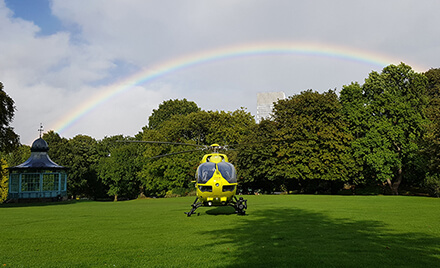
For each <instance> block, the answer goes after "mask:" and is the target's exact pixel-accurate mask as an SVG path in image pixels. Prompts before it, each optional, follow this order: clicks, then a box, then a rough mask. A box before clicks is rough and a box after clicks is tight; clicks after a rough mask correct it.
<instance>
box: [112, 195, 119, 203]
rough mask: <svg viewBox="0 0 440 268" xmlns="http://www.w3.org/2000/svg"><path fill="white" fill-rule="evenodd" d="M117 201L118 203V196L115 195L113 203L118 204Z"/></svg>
mask: <svg viewBox="0 0 440 268" xmlns="http://www.w3.org/2000/svg"><path fill="white" fill-rule="evenodd" d="M116 201H118V195H117V194H115V199H113V202H116Z"/></svg>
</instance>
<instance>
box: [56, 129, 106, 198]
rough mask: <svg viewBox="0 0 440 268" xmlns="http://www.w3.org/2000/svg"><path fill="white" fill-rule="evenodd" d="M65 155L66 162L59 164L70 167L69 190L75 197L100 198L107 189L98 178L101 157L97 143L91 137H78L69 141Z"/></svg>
mask: <svg viewBox="0 0 440 268" xmlns="http://www.w3.org/2000/svg"><path fill="white" fill-rule="evenodd" d="M64 155H66V156H67V157H66V161H65V162H60V163H58V164H60V165H63V166H66V167H69V168H70V170H69V175H68V182H67V190H68V192H69V194H70V195H73V196H78V195H80V196H81V195H82V196H87V197H91V198H99V197H103V196H106V192H107V191H106V189H105V188H104V187H103V184H102V181H101V180H100V179H99V178H98V174H97V164H98V161H99V159H100V157H101V155H100V154H99V151H98V146H97V141H96V140H95V139H94V138H92V137H89V136H85V135H77V136H75V137H73V138H72V139H70V140H69V141H68V144H67V146H66V148H65V151H64Z"/></svg>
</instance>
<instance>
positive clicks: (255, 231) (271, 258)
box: [195, 207, 440, 267]
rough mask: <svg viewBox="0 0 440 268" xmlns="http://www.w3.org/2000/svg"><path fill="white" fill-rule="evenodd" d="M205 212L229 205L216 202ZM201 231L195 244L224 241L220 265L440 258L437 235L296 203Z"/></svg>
mask: <svg viewBox="0 0 440 268" xmlns="http://www.w3.org/2000/svg"><path fill="white" fill-rule="evenodd" d="M208 212H209V214H212V215H222V214H227V215H229V213H231V215H232V214H233V212H234V211H232V210H229V209H227V208H226V207H219V208H214V209H211V210H209V211H207V212H206V213H208ZM200 235H203V236H204V237H205V238H206V240H205V241H211V242H207V243H203V245H199V246H200V247H203V248H205V249H206V247H208V248H209V247H212V248H213V250H214V251H216V250H219V248H220V249H221V248H222V247H224V249H223V250H222V251H223V253H222V254H223V257H224V259H228V260H229V263H228V264H226V265H225V264H224V263H223V264H222V265H221V267H374V266H379V267H436V266H437V265H438V263H439V261H440V246H439V245H440V237H438V236H430V235H427V234H426V233H422V232H420V233H418V232H406V233H405V232H404V233H402V232H398V231H397V230H394V229H393V226H387V224H385V223H384V222H381V221H377V220H353V219H349V218H343V219H336V218H332V217H330V216H328V215H326V214H323V213H317V212H311V211H307V210H301V209H282V208H281V209H273V210H265V211H258V210H257V211H252V213H251V214H250V215H249V216H248V217H240V218H237V221H236V223H235V224H234V225H233V226H224V227H222V228H217V229H216V230H212V231H210V232H208V233H206V232H204V233H203V234H200ZM195 249H196V250H197V247H196V248H195ZM214 267H215V265H214Z"/></svg>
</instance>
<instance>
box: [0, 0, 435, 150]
mask: <svg viewBox="0 0 440 268" xmlns="http://www.w3.org/2000/svg"><path fill="white" fill-rule="evenodd" d="M51 8H52V13H53V15H54V16H56V17H58V18H59V20H60V21H61V23H62V24H63V25H64V29H63V31H60V32H57V33H55V34H52V35H45V36H42V35H41V34H39V32H40V30H41V29H40V28H39V27H38V26H37V25H35V24H34V23H32V22H29V21H26V20H23V19H20V18H14V17H13V13H12V11H10V10H9V9H8V8H7V7H6V6H5V4H4V1H3V0H0V36H1V39H0V81H2V82H3V84H4V86H5V90H6V92H7V93H8V94H9V95H10V96H11V97H12V98H13V99H14V100H15V102H16V106H17V112H16V117H15V120H14V123H13V125H14V126H15V130H16V132H17V133H18V134H19V135H20V136H21V137H22V142H24V143H27V144H29V143H30V142H32V140H33V139H34V138H35V137H36V136H37V135H38V132H37V131H36V130H37V129H38V126H39V123H40V122H42V123H44V125H45V126H46V129H47V130H49V129H50V128H53V127H54V126H55V125H56V123H57V122H59V121H60V120H62V119H64V118H67V116H68V115H69V114H71V113H72V111H75V110H77V109H78V107H79V106H80V105H81V104H83V103H84V102H86V101H87V100H89V99H90V98H93V96H95V95H96V94H99V93H100V92H102V91H106V90H109V89H111V88H112V87H114V84H113V83H115V82H117V81H120V80H123V79H124V77H125V76H130V75H132V74H133V73H136V72H137V71H139V70H141V69H145V68H155V67H157V66H158V65H159V64H160V63H163V62H169V61H172V60H173V59H176V58H181V57H182V56H185V55H194V54H197V53H199V52H201V51H206V50H213V49H218V48H222V47H229V46H234V45H237V44H255V43H260V42H266V41H272V42H277V41H282V42H292V43H295V42H306V43H308V42H309V43H311V42H315V43H319V44H320V45H321V46H325V45H327V44H332V45H334V46H344V47H351V48H356V49H359V50H361V51H362V50H364V51H368V52H370V55H375V54H377V55H381V54H383V55H387V56H389V57H391V58H397V59H400V60H401V61H404V62H406V63H408V64H410V65H411V63H414V64H418V65H421V66H426V67H428V68H429V67H439V66H438V62H440V47H439V46H438V45H437V44H439V43H440V34H439V32H438V31H439V30H438V29H437V25H439V24H440V18H439V17H438V16H437V14H436V13H437V11H438V10H439V8H440V2H438V1H433V0H429V1H424V2H420V1H415V0H406V1H400V0H399V1H398V0H392V1H379V0H373V1H367V2H365V1H349V0H346V1H344V0H338V1H331V2H329V1H324V0H314V1H290V0H276V1H263V0H241V1H232V0H219V1H214V0H213V1H204V0H188V1H172V0H164V1H144V0H127V1H119V0H87V1H86V0H83V1H81V0H78V1H65V0H52V1H51ZM380 68H381V67H379V66H377V65H371V64H367V63H361V62H354V61H347V60H341V59H339V58H333V59H332V58H325V57H320V56H315V57H313V56H304V55H281V56H280V55H272V56H269V55H266V56H261V55H260V56H252V57H242V58H233V59H223V60H214V61H212V62H208V63H204V64H199V65H195V66H192V67H190V68H183V69H181V70H178V71H175V72H171V73H168V74H167V75H165V76H162V77H159V78H157V79H156V80H154V82H149V83H147V84H143V85H138V86H136V87H134V88H132V89H131V90H128V91H127V92H125V93H123V94H121V95H119V96H117V97H115V98H112V99H110V100H108V101H107V102H105V103H103V104H102V105H100V106H98V107H96V109H94V110H92V111H90V112H89V113H87V115H86V116H84V117H82V118H81V119H80V120H78V121H77V122H76V123H75V124H73V125H72V126H71V127H70V128H68V129H66V130H65V131H64V132H63V133H61V134H62V135H63V136H66V137H72V136H75V135H77V134H87V135H92V136H94V137H95V138H98V139H99V138H102V137H104V136H109V135H115V134H125V135H133V134H135V133H137V131H139V130H140V129H141V127H142V126H144V125H146V124H147V118H148V116H149V114H150V113H151V111H152V109H154V108H157V106H158V105H159V103H161V102H162V101H163V100H166V99H176V98H180V99H181V98H187V99H188V100H192V101H195V102H196V103H197V104H198V105H199V106H200V107H201V108H202V109H207V110H235V109H238V108H240V107H242V106H244V107H247V108H248V110H249V111H251V112H252V113H255V103H256V93H257V92H263V91H280V90H283V91H285V92H286V94H287V95H292V94H295V93H299V92H300V91H302V90H306V89H314V90H318V91H320V92H322V91H325V90H328V89H335V88H339V89H340V88H341V87H342V85H345V84H349V83H350V82H352V81H359V82H361V83H362V82H363V79H364V78H365V77H367V76H368V73H369V72H370V71H371V70H372V69H375V70H377V71H380ZM378 69H379V70H378Z"/></svg>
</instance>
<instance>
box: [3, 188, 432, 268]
mask: <svg viewBox="0 0 440 268" xmlns="http://www.w3.org/2000/svg"><path fill="white" fill-rule="evenodd" d="M247 199H248V206H249V209H248V211H247V212H248V215H246V216H237V215H235V214H234V213H233V212H234V211H233V209H232V208H229V207H213V208H200V209H199V210H198V212H200V215H199V216H197V215H193V216H192V217H186V215H185V214H184V213H183V212H184V211H189V209H190V204H191V203H192V201H193V197H191V198H186V197H185V198H170V199H144V200H133V201H126V202H116V203H113V202H90V201H80V202H66V203H54V204H50V203H48V204H29V205H22V204H21V205H1V206H0V265H3V267H109V266H110V267H197V266H199V267H238V266H241V267H282V266H285V267H292V266H298V267H360V266H364V267H365V266H379V267H402V266H404V267H436V266H437V265H438V263H440V199H438V198H426V197H402V196H312V195H285V196H264V195H260V196H247Z"/></svg>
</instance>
